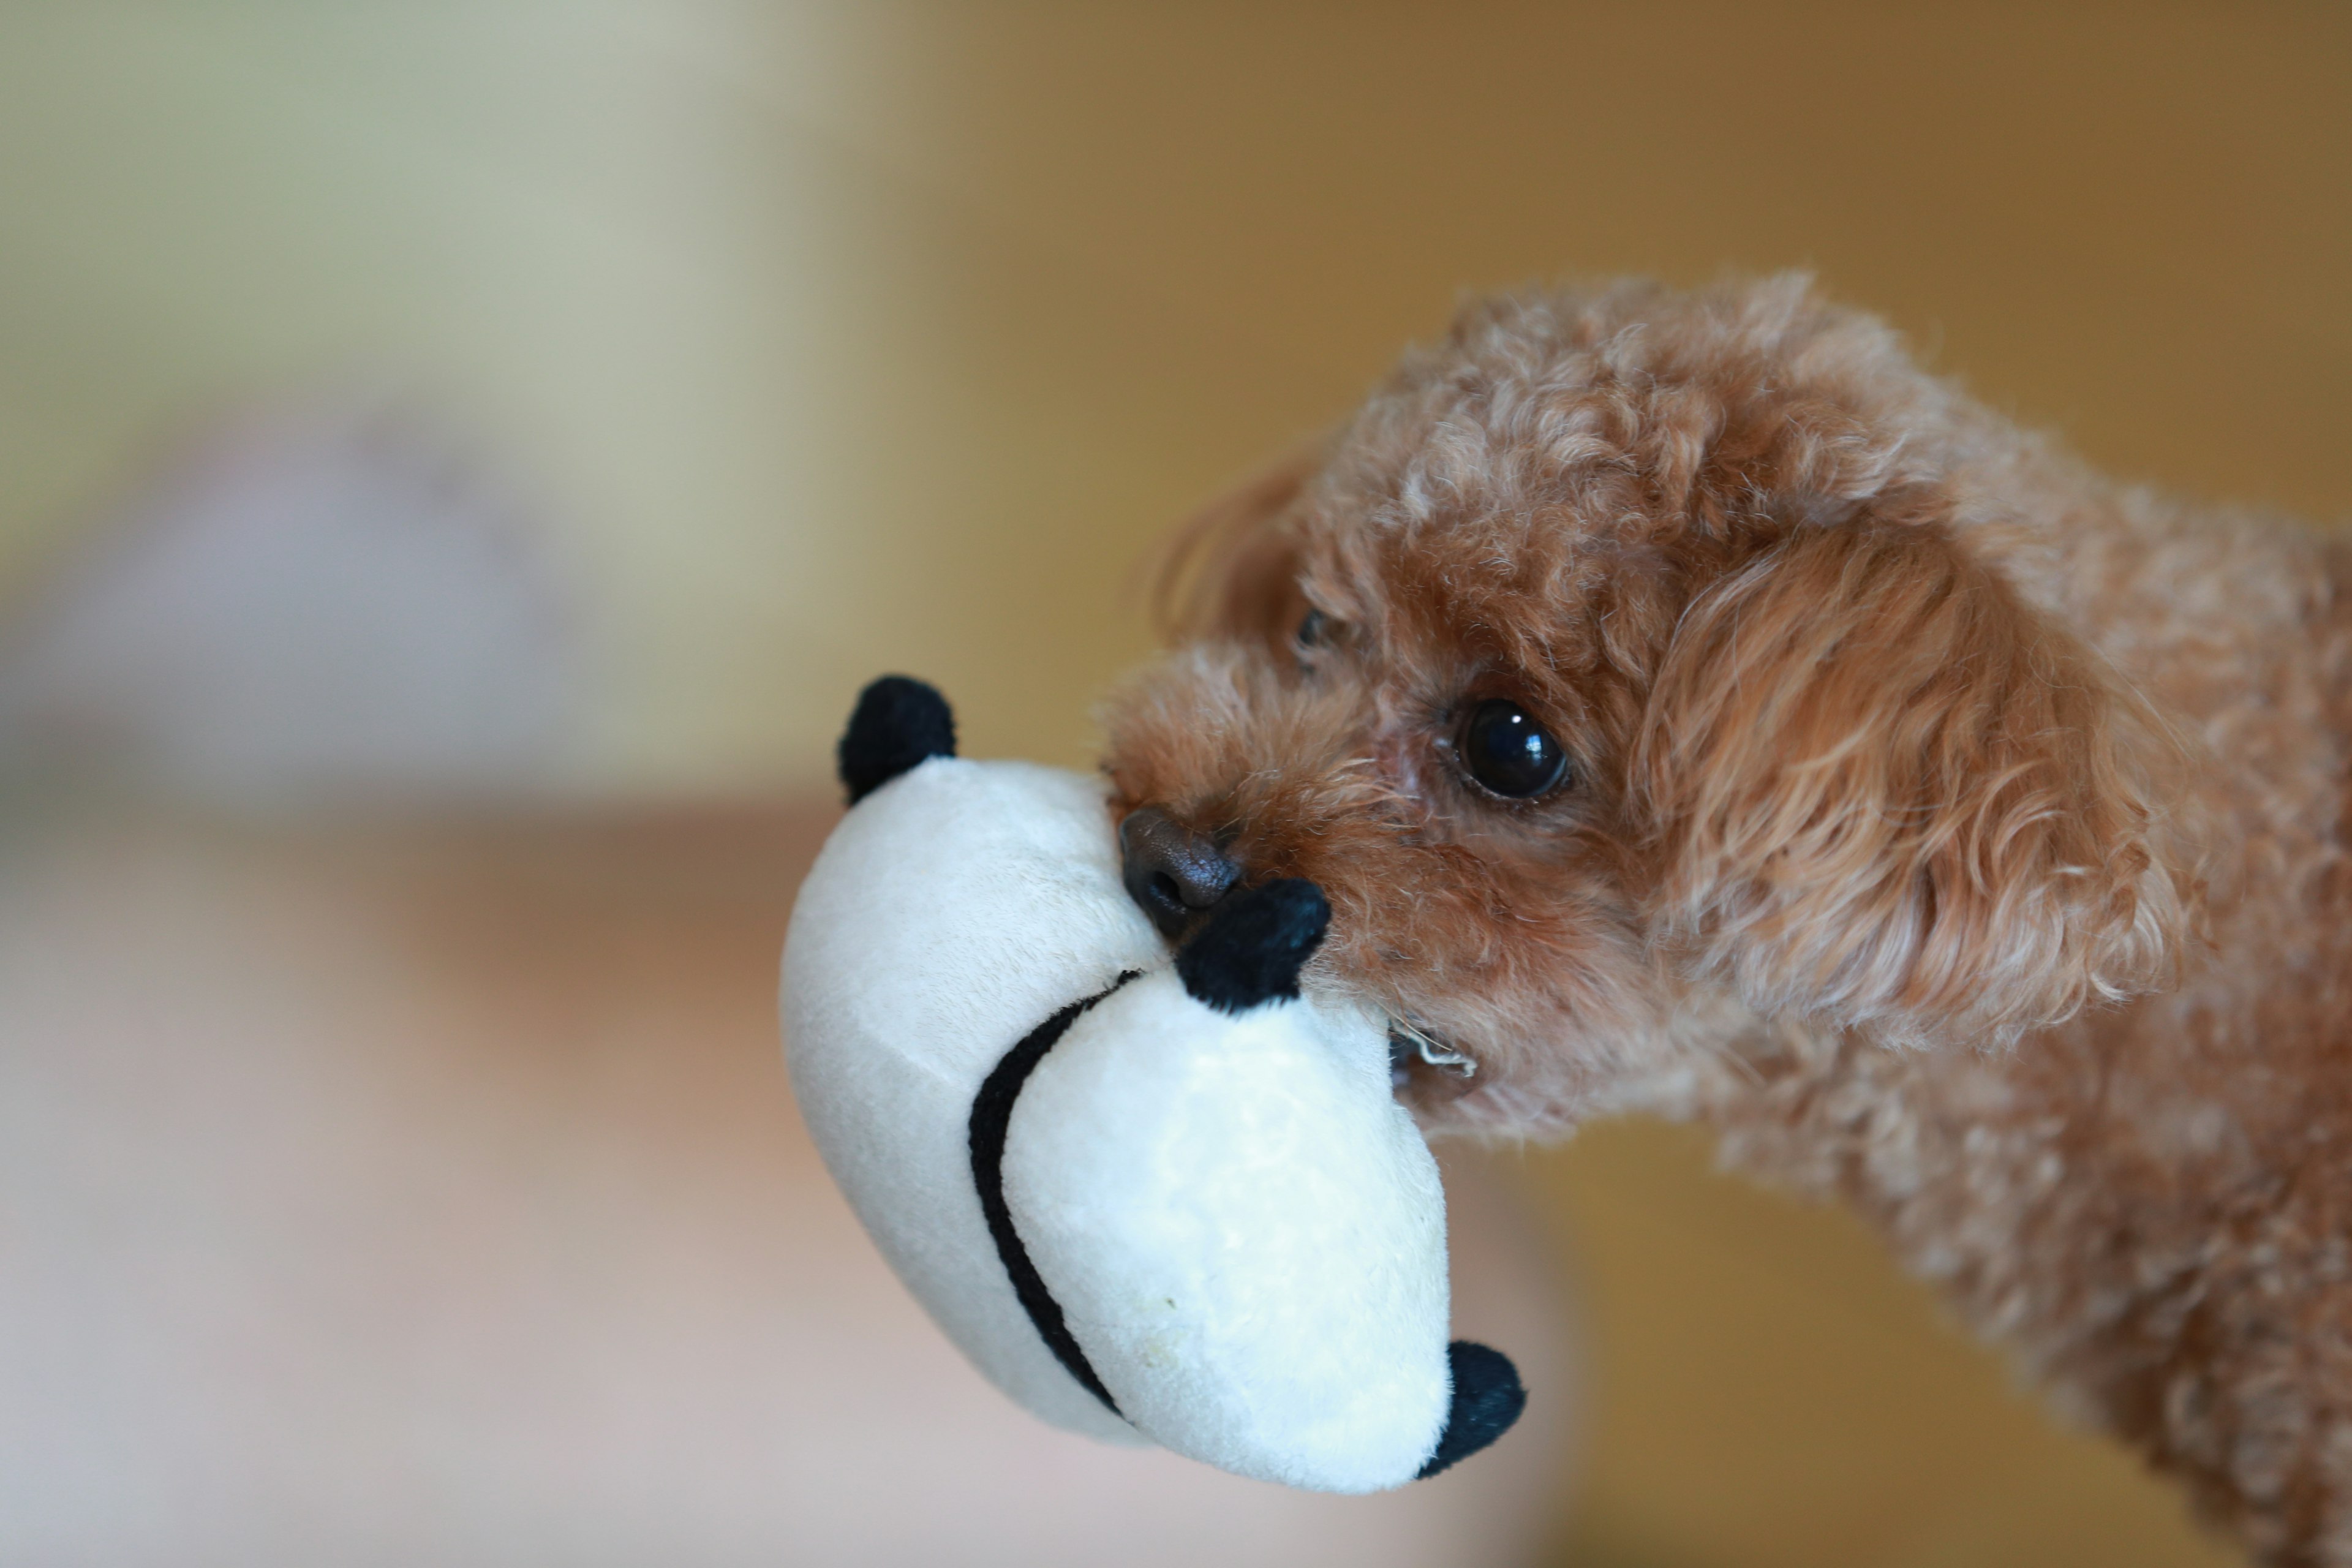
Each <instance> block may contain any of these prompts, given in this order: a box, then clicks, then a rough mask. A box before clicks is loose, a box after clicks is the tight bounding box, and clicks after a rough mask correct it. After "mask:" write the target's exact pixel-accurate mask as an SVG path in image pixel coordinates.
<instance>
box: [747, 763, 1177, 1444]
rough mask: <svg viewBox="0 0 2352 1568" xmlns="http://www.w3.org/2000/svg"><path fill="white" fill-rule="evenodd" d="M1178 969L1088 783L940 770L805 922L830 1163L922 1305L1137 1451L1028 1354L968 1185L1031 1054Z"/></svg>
mask: <svg viewBox="0 0 2352 1568" xmlns="http://www.w3.org/2000/svg"><path fill="white" fill-rule="evenodd" d="M1166 962H1167V958H1166V954H1165V952H1164V950H1163V949H1162V947H1161V945H1160V938H1159V936H1158V934H1157V933H1156V932H1154V931H1152V929H1151V925H1150V921H1146V920H1145V919H1144V918H1143V914H1142V911H1141V910H1138V909H1137V908H1136V907H1135V906H1134V905H1133V904H1132V903H1130V902H1129V900H1128V898H1127V895H1126V893H1125V892H1124V891H1123V890H1122V889H1120V887H1119V881H1118V858H1117V849H1116V846H1115V845H1114V843H1113V842H1112V838H1111V831H1110V824H1109V821H1108V816H1106V814H1105V811H1104V807H1103V797H1102V791H1101V788H1100V786H1099V785H1097V784H1096V783H1094V781H1092V780H1090V779H1087V778H1083V777H1080V776H1079V775H1077V774H1076V773H1064V772H1061V771H1059V770H1056V769H1051V768H1041V767H1032V766H1029V765H1027V764H1025V763H971V762H962V761H959V760H956V759H954V758H948V757H940V758H934V759H933V760H931V761H930V762H928V763H924V764H923V765H922V766H920V767H919V768H916V769H915V770H914V771H913V772H911V773H907V774H906V775H904V776H903V777H900V778H898V779H894V780H892V781H891V782H890V783H889V784H885V785H883V786H882V788H881V789H879V790H877V791H876V792H875V793H874V794H873V795H870V796H868V797H867V798H866V800H865V801H863V802H861V803H860V804H859V805H858V806H857V808H856V810H854V811H852V812H851V813H850V814H849V816H847V817H845V818H844V819H843V821H842V824H841V826H839V827H838V828H836V829H835V831H834V835H833V837H832V838H831V839H829V840H828V841H827V842H826V844H825V847H824V851H823V852H822V853H821V854H819V855H818V857H817V861H816V865H815V867H814V868H812V869H811V870H810V872H809V875H808V879H807V880H806V881H805V882H803V884H802V885H801V892H800V898H799V900H798V901H797V902H796V903H795V904H794V905H793V920H792V927H791V930H790V932H789V934H788V936H787V938H786V940H785V944H784V977H783V1024H784V1039H785V1041H786V1060H787V1062H788V1063H789V1064H790V1066H791V1068H792V1075H793V1094H794V1096H795V1098H797V1100H799V1102H800V1106H801V1114H802V1116H803V1118H805V1119H806V1121H807V1122H808V1124H809V1132H810V1134H811V1136H812V1137H814V1139H815V1141H816V1145H817V1149H818V1150H819V1152H822V1153H823V1154H824V1163H825V1166H826V1168H827V1169H828V1170H830V1171H831V1172H832V1173H833V1175H834V1179H835V1181H837V1182H839V1183H840V1184H841V1187H842V1191H843V1192H844V1193H845V1194H847V1195H848V1198H849V1202H850V1206H851V1207H853V1208H855V1209H856V1211H857V1217H858V1218H859V1219H860V1220H862V1221H864V1222H865V1225H866V1229H867V1230H868V1231H870V1232H872V1233H873V1237H874V1240H875V1243H876V1245H877V1246H878V1247H881V1249H882V1254H883V1256H884V1257H885V1258H888V1259H889V1261H890V1267H891V1268H894V1269H896V1270H897V1271H898V1277H899V1278H900V1279H904V1280H905V1281H906V1282H907V1288H908V1289H910V1290H912V1291H913V1292H914V1293H915V1295H916V1297H917V1299H918V1300H920V1301H921V1302H922V1303H923V1305H924V1306H925V1307H926V1308H928V1309H929V1310H930V1313H931V1315H932V1316H933V1317H934V1318H936V1319H938V1320H939V1323H940V1327H941V1328H942V1329H944V1330H946V1331H947V1333H948V1337H949V1338H950V1339H952V1340H954V1341H955V1342H956V1343H957V1345H958V1346H960V1347H961V1349H962V1351H963V1352H964V1353H965V1354H966V1355H968V1356H970V1357H971V1359H972V1361H973V1362H974V1363H977V1364H978V1365H979V1367H980V1369H981V1370H982V1372H983V1373H987V1374H988V1377H989V1379H990V1380H991V1381H992V1382H993V1383H995V1384H997V1386H998V1387H1000V1388H1002V1389H1003V1390H1004V1391H1005V1392H1006V1393H1007V1394H1011V1395H1012V1396H1013V1398H1015V1399H1017V1400H1019V1401H1020V1402H1021V1403H1022V1404H1024V1405H1027V1406H1028V1407H1029V1408H1030V1409H1032V1410H1034V1411H1035V1412H1036V1413H1037V1414H1038V1415H1042V1416H1044V1417H1045V1419H1046V1420H1048V1421H1051V1422H1053V1423H1055V1425H1056V1426H1068V1427H1072V1428H1075V1429H1076V1430H1078V1431H1081V1432H1087V1433H1089V1434H1092V1435H1094V1436H1100V1437H1108V1438H1111V1439H1113V1440H1119V1439H1126V1440H1129V1441H1132V1440H1133V1439H1134V1436H1135V1434H1134V1431H1133V1429H1132V1428H1130V1427H1129V1426H1128V1425H1127V1424H1126V1423H1125V1422H1123V1421H1120V1420H1119V1419H1118V1418H1117V1417H1116V1416H1114V1415H1111V1414H1110V1413H1109V1412H1108V1411H1106V1410H1105V1409H1103V1407H1102V1405H1100V1404H1099V1403H1097V1401H1096V1399H1095V1397H1094V1395H1092V1394H1088V1393H1087V1391H1086V1390H1085V1389H1084V1388H1082V1387H1080V1386H1079V1385H1078V1384H1076V1383H1075V1382H1073V1381H1072V1380H1071V1378H1070V1374H1069V1373H1066V1372H1065V1371H1063V1370H1062V1365H1061V1363H1059V1362H1057V1361H1055V1359H1054V1354H1053V1352H1051V1351H1049V1350H1048V1349H1046V1348H1045V1342H1043V1341H1042V1340H1040V1339H1039V1338H1038V1337H1037V1331H1036V1330H1035V1329H1034V1327H1032V1326H1031V1324H1030V1321H1029V1316H1028V1314H1027V1313H1026V1312H1024V1311H1023V1310H1022V1309H1021V1303H1020V1301H1019V1300H1018V1299H1016V1298H1015V1297H1014V1295H1013V1286H1012V1283H1011V1281H1009V1280H1008V1279H1006V1278H1005V1275H1004V1268H1003V1264H1002V1263H1001V1262H1000V1261H999V1260H998V1258H997V1255H996V1245H995V1243H994V1242H993V1241H992V1240H991V1239H990V1238H989V1235H988V1226H987V1222H986V1221H985V1220H984V1219H983V1218H982V1215H981V1211H980V1195H979V1194H978V1193H977V1192H976V1191H974V1189H973V1187H972V1178H971V1143H970V1124H971V1102H972V1097H973V1096H974V1095H975V1094H977V1093H979V1091H980V1086H981V1083H982V1080H983V1079H986V1078H987V1077H988V1074H989V1072H990V1070H991V1069H992V1068H994V1067H995V1066H996V1064H997V1061H998V1060H999V1059H1000V1058H1002V1057H1003V1055H1004V1053H1005V1052H1006V1051H1007V1050H1008V1049H1010V1048H1011V1047H1013V1044H1014V1043H1015V1042H1017V1041H1018V1040H1020V1039H1021V1037H1023V1036H1024V1035H1026V1034H1028V1033H1029V1031H1030V1030H1032V1029H1034V1028H1035V1027H1036V1026H1038V1025H1039V1024H1041V1023H1043V1022H1045V1019H1047V1018H1048V1017H1050V1016H1053V1015H1054V1014H1055V1012H1057V1011H1059V1010H1060V1009H1061V1008H1062V1007H1064V1006H1066V1005H1068V1004H1069V1003H1071V1002H1075V1001H1076V1000H1078V999H1079V998H1081V997H1085V996H1090V995H1093V994H1095V993H1096V992H1098V991H1100V990H1102V989H1103V988H1104V987H1106V986H1108V985H1109V984H1111V982H1112V981H1114V980H1116V979H1117V978H1118V976H1119V974H1120V973H1123V972H1125V971H1127V970H1129V969H1140V968H1144V967H1146V966H1148V965H1150V964H1154V963H1166Z"/></svg>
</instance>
